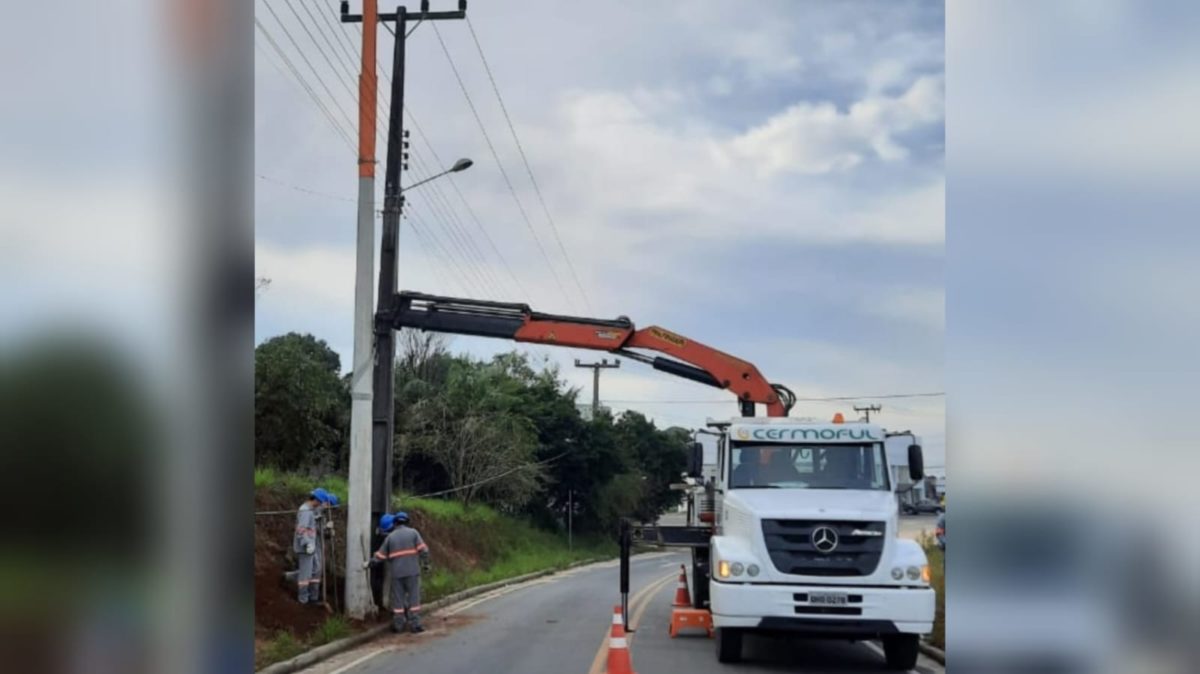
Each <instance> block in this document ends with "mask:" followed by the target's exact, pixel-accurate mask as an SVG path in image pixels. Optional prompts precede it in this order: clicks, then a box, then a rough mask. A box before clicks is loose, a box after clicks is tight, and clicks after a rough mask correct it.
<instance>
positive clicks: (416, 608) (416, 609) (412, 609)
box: [408, 604, 421, 611]
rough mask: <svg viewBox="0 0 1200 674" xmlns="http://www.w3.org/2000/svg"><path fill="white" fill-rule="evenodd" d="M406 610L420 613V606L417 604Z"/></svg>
mask: <svg viewBox="0 0 1200 674" xmlns="http://www.w3.org/2000/svg"><path fill="white" fill-rule="evenodd" d="M408 610H410V611H420V610H421V605H420V604H417V605H416V606H409V607H408Z"/></svg>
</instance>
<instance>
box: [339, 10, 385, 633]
mask: <svg viewBox="0 0 1200 674" xmlns="http://www.w3.org/2000/svg"><path fill="white" fill-rule="evenodd" d="M376 14H377V8H376V0H363V17H364V19H365V20H364V22H363V31H362V36H363V37H362V70H361V72H360V73H359V76H358V234H357V240H356V249H355V250H356V253H355V262H354V266H355V268H354V367H353V374H352V375H351V380H350V400H351V402H350V474H349V476H348V482H349V488H350V494H349V498H348V499H347V501H346V578H345V582H346V590H345V597H346V614H347V615H349V616H350V617H352V618H357V619H359V620H362V619H363V618H365V617H366V615H367V613H368V612H369V611H370V610H371V606H372V602H371V586H370V583H369V582H368V579H367V574H366V573H364V572H361V571H360V569H362V567H363V565H364V564H366V561H367V555H369V554H371V553H370V551H371V550H372V549H373V548H372V545H371V543H372V541H371V531H372V528H373V527H372V526H371V524H372V518H371V398H372V396H371V376H370V374H371V369H372V367H373V362H374V357H373V356H374V354H373V352H372V344H371V338H372V336H373V327H372V318H373V316H374V312H373V308H374V307H373V305H374V300H375V296H374V293H373V292H372V289H371V281H372V280H373V279H372V277H373V276H374V274H373V272H374V271H375V251H374V249H373V246H374V243H375V101H376V96H377V90H378V85H379V81H378V79H377V76H376V72H375V69H376V63H375V60H376V56H375V54H376V52H375V34H376V30H377V28H378V24H377V22H376V21H377V20H376V18H375V17H376Z"/></svg>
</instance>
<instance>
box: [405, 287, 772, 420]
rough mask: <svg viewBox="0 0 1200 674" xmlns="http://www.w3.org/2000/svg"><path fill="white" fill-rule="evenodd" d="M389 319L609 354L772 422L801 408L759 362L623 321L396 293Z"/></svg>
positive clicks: (410, 325) (420, 326) (412, 325)
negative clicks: (729, 396) (762, 411)
mask: <svg viewBox="0 0 1200 674" xmlns="http://www.w3.org/2000/svg"><path fill="white" fill-rule="evenodd" d="M383 318H384V319H385V320H388V321H389V322H390V323H391V326H392V327H393V328H395V329H399V328H416V329H419V330H430V331H434V332H445V333H452V334H461V335H476V336H480V337H496V338H501V339H511V340H514V341H517V342H531V343H535V344H547V345H553V346H569V347H575V348H579V349H593V350H597V351H609V352H611V353H616V354H620V355H622V356H625V357H627V358H631V359H633V360H637V361H640V362H643V363H647V364H649V365H650V366H652V367H653V368H654V369H656V370H661V371H663V372H668V373H670V374H674V375H676V376H679V377H683V378H685V379H690V380H692V381H695V382H699V383H701V384H707V385H709V386H713V387H716V388H720V389H728V390H730V391H732V392H733V393H734V395H736V396H737V398H738V401H739V403H740V404H741V412H742V414H743V416H754V406H755V405H756V404H762V405H765V406H766V408H767V416H772V417H784V416H787V413H788V410H790V409H791V407H792V404H793V403H794V402H795V396H794V395H793V394H792V392H791V391H790V390H789V389H788V388H787V387H785V386H782V385H779V384H771V383H770V382H768V381H767V379H766V378H765V377H764V376H763V375H762V373H761V372H759V371H758V368H757V367H755V366H754V364H753V363H749V362H747V361H744V360H742V359H740V358H736V357H734V356H731V355H729V354H728V353H725V352H724V351H720V350H717V349H714V348H712V347H711V346H708V345H706V344H702V343H700V342H697V341H696V340H694V339H690V338H688V337H684V336H683V335H678V334H676V333H674V332H671V331H670V330H666V329H664V328H660V327H658V326H651V327H648V328H642V329H640V330H639V329H636V328H635V327H634V325H633V322H632V321H630V320H629V319H628V318H626V317H624V316H621V317H619V318H616V319H611V320H610V319H597V318H581V317H578V316H559V315H554V314H545V313H540V312H536V311H533V310H532V309H530V308H529V305H526V304H517V303H506V302H489V301H485V300H472V299H462V298H455V297H439V296H436V295H425V294H423V293H415V292H409V291H403V292H401V293H399V294H397V295H396V297H395V303H394V305H393V308H392V310H391V311H390V312H388V313H387V314H385V315H384V316H383ZM630 349H642V350H647V351H657V352H659V353H662V354H665V355H667V356H670V357H669V358H664V357H662V356H658V357H651V356H647V355H645V354H642V353H639V352H637V351H631V350H630Z"/></svg>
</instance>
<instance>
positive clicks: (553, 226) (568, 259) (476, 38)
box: [443, 17, 592, 312]
mask: <svg viewBox="0 0 1200 674" xmlns="http://www.w3.org/2000/svg"><path fill="white" fill-rule="evenodd" d="M467 30H469V31H470V32H471V39H472V40H474V42H475V49H476V50H478V51H479V60H480V61H481V62H483V69H484V71H486V72H487V76H488V81H490V82H491V83H492V91H494V92H495V93H496V100H497V101H498V102H499V103H500V111H501V112H503V113H504V121H505V122H507V123H508V130H509V132H510V133H512V137H513V142H514V143H516V145H517V152H519V153H520V154H521V162H522V163H524V164H525V172H526V173H528V174H529V182H531V183H533V192H534V194H536V195H537V199H538V203H540V204H541V205H542V212H543V213H544V214H545V215H546V221H547V222H549V223H550V231H551V232H552V233H553V234H554V240H555V241H556V242H557V243H558V250H559V251H560V252H561V253H562V255H563V260H565V261H566V263H567V269H569V270H570V271H571V278H573V279H574V280H575V287H576V288H577V289H578V290H579V294H580V296H582V297H583V302H584V304H585V305H587V308H588V311H589V312H590V311H591V310H592V302H591V299H590V298H589V297H588V294H587V291H585V290H584V289H583V284H582V283H580V282H579V274H577V273H576V272H575V265H574V264H573V263H572V262H571V256H570V255H568V254H567V248H566V246H564V245H563V242H562V238H561V237H560V236H559V233H558V225H557V224H556V223H555V222H554V218H553V217H552V216H551V215H550V209H549V208H548V207H547V206H546V199H545V197H543V196H542V188H541V187H540V186H539V185H538V181H537V178H535V177H534V175H533V167H532V166H530V164H529V157H527V156H526V155H525V147H524V146H523V145H521V139H520V138H518V137H517V129H516V127H515V126H514V125H513V121H512V117H510V116H509V114H508V106H506V105H505V104H504V97H503V96H501V95H500V87H499V86H498V85H497V84H496V78H495V77H494V76H493V75H492V68H491V66H490V65H488V60H487V57H486V56H484V55H483V46H482V45H480V44H479V36H478V35H476V34H475V27H474V26H473V25H471V17H467ZM443 46H444V45H443Z"/></svg>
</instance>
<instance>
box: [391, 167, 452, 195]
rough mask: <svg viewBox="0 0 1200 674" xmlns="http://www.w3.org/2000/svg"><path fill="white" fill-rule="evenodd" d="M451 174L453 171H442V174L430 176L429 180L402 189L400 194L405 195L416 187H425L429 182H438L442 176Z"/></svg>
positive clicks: (419, 181)
mask: <svg viewBox="0 0 1200 674" xmlns="http://www.w3.org/2000/svg"><path fill="white" fill-rule="evenodd" d="M451 172H452V170H446V171H442V172H441V173H439V174H437V175H432V176H429V177H428V178H426V179H424V180H418V181H417V182H415V183H413V184H411V185H409V186H408V187H401V188H400V193H401V194H403V193H405V192H407V191H409V190H411V189H412V188H414V187H420V186H421V185H424V184H425V183H427V182H429V181H430V180H436V179H438V178H441V177H442V176H444V175H446V174H447V173H451Z"/></svg>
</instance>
